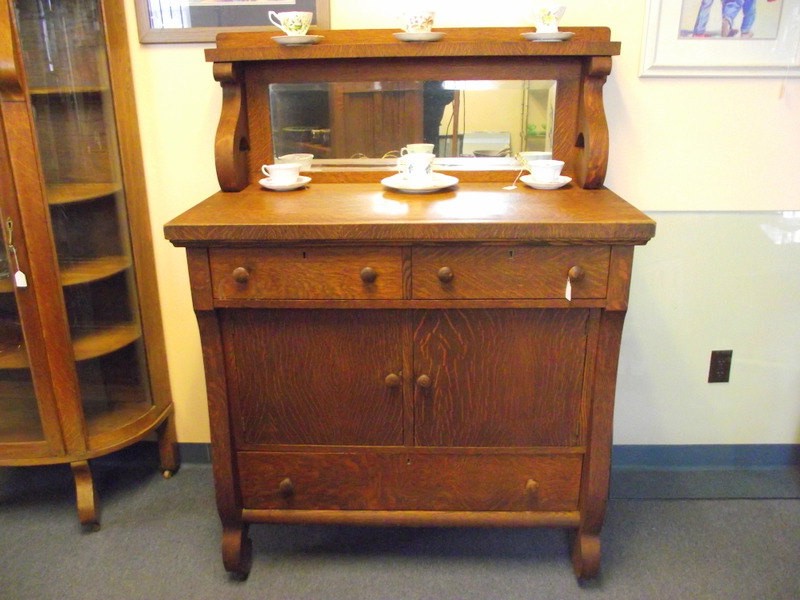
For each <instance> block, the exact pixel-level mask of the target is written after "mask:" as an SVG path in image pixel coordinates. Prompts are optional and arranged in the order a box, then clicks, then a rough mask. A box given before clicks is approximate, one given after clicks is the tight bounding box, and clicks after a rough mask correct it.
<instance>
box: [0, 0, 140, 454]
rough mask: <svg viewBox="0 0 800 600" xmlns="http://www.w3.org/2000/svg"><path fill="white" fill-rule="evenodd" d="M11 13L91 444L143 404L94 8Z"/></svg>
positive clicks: (49, 6) (42, 7)
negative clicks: (18, 38) (12, 14)
mask: <svg viewBox="0 0 800 600" xmlns="http://www.w3.org/2000/svg"><path fill="white" fill-rule="evenodd" d="M15 7H16V15H17V26H18V30H19V37H20V44H21V49H22V54H23V61H24V63H25V72H26V73H27V77H28V90H29V93H30V101H31V106H32V108H33V115H34V124H35V128H36V137H37V140H38V146H39V155H40V161H41V169H42V173H43V174H44V181H45V186H46V197H47V203H48V205H49V207H50V222H51V228H52V234H53V242H54V246H55V252H56V255H57V258H58V266H59V271H60V281H61V287H62V291H63V297H64V305H65V307H66V312H67V319H68V322H69V328H70V335H71V337H72V349H73V353H74V358H75V362H76V371H77V373H78V380H79V383H80V392H81V401H82V405H83V412H84V416H85V419H86V427H87V431H88V433H89V446H90V448H91V447H93V446H94V445H97V444H102V441H103V440H102V438H103V436H104V434H105V433H106V432H108V431H111V430H113V429H115V428H119V427H121V426H124V425H125V424H126V423H131V422H134V421H135V420H136V419H137V418H138V417H139V416H143V415H144V414H145V413H147V412H148V411H149V410H150V408H151V407H152V401H151V397H150V393H149V383H148V381H147V370H146V364H145V361H146V358H145V352H144V347H143V340H142V331H141V324H140V319H139V305H138V298H137V289H136V282H135V277H134V271H133V268H134V267H133V260H132V252H131V243H130V234H129V229H128V217H127V209H126V203H125V190H124V186H123V178H122V170H121V165H120V156H119V148H118V141H117V129H116V124H115V115H114V106H113V97H112V94H111V89H110V85H109V79H110V76H109V67H108V62H109V61H108V57H107V55H106V51H105V43H104V31H103V22H102V18H101V17H102V15H101V7H100V5H99V4H97V3H96V2H92V1H88V2H87V1H86V0H56V1H52V2H42V1H40V0H17V2H16V3H15ZM23 201H24V200H23ZM93 437H95V440H94V442H95V443H93V439H92V438H93Z"/></svg>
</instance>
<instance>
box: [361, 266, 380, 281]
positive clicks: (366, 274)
mask: <svg viewBox="0 0 800 600" xmlns="http://www.w3.org/2000/svg"><path fill="white" fill-rule="evenodd" d="M377 278H378V272H377V271H376V270H375V269H373V268H372V267H364V268H363V269H361V281H363V282H364V283H375V280H376V279H377Z"/></svg>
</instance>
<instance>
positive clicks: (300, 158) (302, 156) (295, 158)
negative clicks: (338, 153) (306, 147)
mask: <svg viewBox="0 0 800 600" xmlns="http://www.w3.org/2000/svg"><path fill="white" fill-rule="evenodd" d="M312 160H314V155H313V154H306V153H298V154H284V155H283V156H279V157H278V162H279V163H299V164H300V170H301V171H308V170H309V169H310V168H311V161H312Z"/></svg>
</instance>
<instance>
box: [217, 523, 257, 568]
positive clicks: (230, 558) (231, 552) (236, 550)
mask: <svg viewBox="0 0 800 600" xmlns="http://www.w3.org/2000/svg"><path fill="white" fill-rule="evenodd" d="M222 563H223V564H224V565H225V570H226V571H228V572H229V573H230V574H231V576H232V577H233V578H235V579H238V580H244V579H247V576H248V575H249V574H250V567H252V565H253V542H252V541H251V540H250V537H249V536H248V525H247V524H246V523H241V524H239V525H236V526H230V527H224V528H223V531H222Z"/></svg>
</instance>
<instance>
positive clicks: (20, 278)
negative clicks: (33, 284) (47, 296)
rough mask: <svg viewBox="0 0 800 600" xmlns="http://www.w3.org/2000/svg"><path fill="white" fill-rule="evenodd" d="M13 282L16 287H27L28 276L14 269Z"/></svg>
mask: <svg viewBox="0 0 800 600" xmlns="http://www.w3.org/2000/svg"><path fill="white" fill-rule="evenodd" d="M14 283H15V284H16V285H17V287H18V288H25V287H28V278H27V277H25V273H23V272H22V271H15V272H14Z"/></svg>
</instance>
